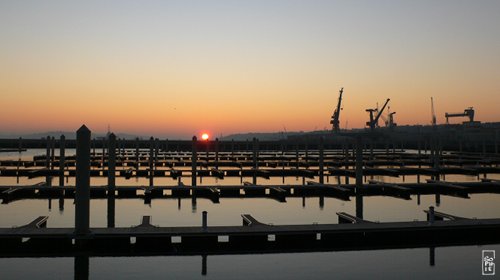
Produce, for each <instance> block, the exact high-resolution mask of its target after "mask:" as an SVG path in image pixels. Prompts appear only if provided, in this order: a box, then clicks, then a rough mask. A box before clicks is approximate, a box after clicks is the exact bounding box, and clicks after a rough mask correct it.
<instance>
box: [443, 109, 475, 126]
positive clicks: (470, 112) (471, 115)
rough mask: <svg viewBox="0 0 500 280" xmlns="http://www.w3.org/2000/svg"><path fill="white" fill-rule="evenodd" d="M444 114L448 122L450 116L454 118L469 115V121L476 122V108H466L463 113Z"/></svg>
mask: <svg viewBox="0 0 500 280" xmlns="http://www.w3.org/2000/svg"><path fill="white" fill-rule="evenodd" d="M444 116H445V117H446V123H449V122H448V118H454V117H468V118H469V122H470V123H473V122H474V108H472V107H469V108H467V109H465V110H464V112H463V113H445V114H444Z"/></svg>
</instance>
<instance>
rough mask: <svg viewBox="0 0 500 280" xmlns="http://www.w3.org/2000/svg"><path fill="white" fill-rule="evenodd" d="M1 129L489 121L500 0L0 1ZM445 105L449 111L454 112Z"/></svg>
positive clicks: (234, 128)
mask: <svg viewBox="0 0 500 280" xmlns="http://www.w3.org/2000/svg"><path fill="white" fill-rule="evenodd" d="M0 42H1V43H0V96H1V99H0V100H1V105H2V106H1V110H0V131H1V132H4V133H5V132H9V133H26V132H44V131H54V130H69V131H74V130H76V129H77V128H78V127H79V126H80V125H81V124H83V123H85V124H87V126H88V127H89V128H90V129H92V130H93V131H96V132H102V131H105V130H106V129H107V126H108V124H109V125H110V126H111V128H112V130H113V131H116V132H126V133H132V134H141V135H155V136H158V137H174V138H175V137H177V138H188V137H190V136H191V135H193V134H197V133H199V132H200V131H205V130H206V131H210V132H211V133H213V134H216V135H220V134H223V135H227V134H231V133H238V132H257V131H260V132H267V131H283V130H284V129H286V130H287V131H298V130H304V131H309V130H317V129H323V128H329V127H330V124H329V121H330V117H331V115H332V112H333V109H334V107H335V106H336V102H337V98H338V91H339V89H340V87H344V106H343V108H344V110H343V111H342V114H341V117H340V118H341V127H342V128H344V127H345V125H346V122H347V126H348V127H349V128H354V127H363V126H364V123H365V122H366V121H367V119H368V114H367V113H366V112H365V109H366V108H373V107H375V106H376V103H377V102H379V104H380V105H382V104H383V102H384V101H385V99H386V98H391V102H390V107H391V111H396V112H397V114H396V115H395V121H396V122H397V123H398V124H399V125H403V124H428V123H430V120H431V113H430V97H431V96H433V97H434V101H435V108H436V112H437V116H438V122H440V123H443V122H444V121H445V118H444V113H445V112H463V110H464V109H465V108H466V107H469V106H473V107H474V108H475V109H476V118H477V120H480V121H482V122H491V121H500V110H499V101H500V1H495V0H492V1H485V0H484V1H482V0H481V1H460V0H450V1H436V0H431V1H420V0H419V1H406V0H398V1H373V0H370V1H347V0H346V1H333V0H331V1H292V0H287V1H270V0H266V1H186V0H182V1H78V3H76V1H62V0H61V1H39V0H35V1H15V0H12V1H1V2H0ZM459 121H461V119H456V120H454V122H459Z"/></svg>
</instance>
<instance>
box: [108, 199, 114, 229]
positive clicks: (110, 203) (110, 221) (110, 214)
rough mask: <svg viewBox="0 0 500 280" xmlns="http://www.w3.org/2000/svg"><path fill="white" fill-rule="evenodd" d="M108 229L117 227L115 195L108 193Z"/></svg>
mask: <svg viewBox="0 0 500 280" xmlns="http://www.w3.org/2000/svg"><path fill="white" fill-rule="evenodd" d="M107 224H108V228H114V227H115V193H114V192H113V193H110V192H108V211H107Z"/></svg>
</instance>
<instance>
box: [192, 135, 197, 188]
mask: <svg viewBox="0 0 500 280" xmlns="http://www.w3.org/2000/svg"><path fill="white" fill-rule="evenodd" d="M196 144H197V139H196V136H193V143H192V146H191V186H193V187H195V186H196V161H197V158H198V156H197V149H196Z"/></svg>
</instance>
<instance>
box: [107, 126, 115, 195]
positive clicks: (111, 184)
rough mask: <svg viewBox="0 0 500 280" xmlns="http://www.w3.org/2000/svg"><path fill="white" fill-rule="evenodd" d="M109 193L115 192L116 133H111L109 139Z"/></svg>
mask: <svg viewBox="0 0 500 280" xmlns="http://www.w3.org/2000/svg"><path fill="white" fill-rule="evenodd" d="M108 145H109V146H108V194H109V193H114V192H115V171H116V135H115V134H114V133H111V134H110V135H109V139H108Z"/></svg>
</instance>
